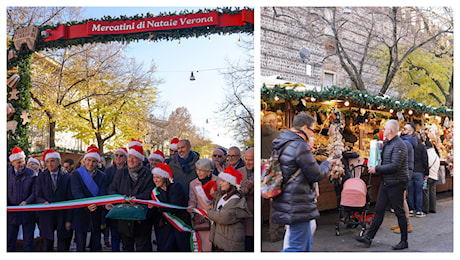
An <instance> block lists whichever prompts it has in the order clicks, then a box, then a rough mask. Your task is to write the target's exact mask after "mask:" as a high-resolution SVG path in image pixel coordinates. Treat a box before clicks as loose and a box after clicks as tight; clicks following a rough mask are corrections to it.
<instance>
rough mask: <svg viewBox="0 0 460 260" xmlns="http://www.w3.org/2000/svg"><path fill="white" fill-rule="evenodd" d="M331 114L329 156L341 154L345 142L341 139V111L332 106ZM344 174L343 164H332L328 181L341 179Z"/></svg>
mask: <svg viewBox="0 0 460 260" xmlns="http://www.w3.org/2000/svg"><path fill="white" fill-rule="evenodd" d="M332 116H333V117H334V120H333V122H332V124H331V126H330V127H329V133H328V135H329V145H328V151H329V156H342V153H343V152H344V151H345V144H344V143H343V141H342V131H343V123H342V113H341V112H340V111H339V110H338V109H337V108H334V109H333V111H332ZM344 175H345V169H344V165H343V164H342V163H337V164H334V165H332V171H331V172H330V173H329V180H330V181H338V182H339V183H340V182H341V181H342V177H343V176H344Z"/></svg>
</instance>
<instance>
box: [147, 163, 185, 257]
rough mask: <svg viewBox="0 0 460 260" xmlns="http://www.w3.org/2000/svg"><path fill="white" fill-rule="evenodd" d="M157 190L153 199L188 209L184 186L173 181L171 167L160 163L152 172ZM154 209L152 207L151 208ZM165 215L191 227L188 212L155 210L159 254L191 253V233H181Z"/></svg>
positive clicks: (154, 219)
mask: <svg viewBox="0 0 460 260" xmlns="http://www.w3.org/2000/svg"><path fill="white" fill-rule="evenodd" d="M152 175H153V182H154V183H155V186H156V187H155V188H154V189H153V190H152V199H153V200H155V201H159V202H163V203H168V204H172V205H176V206H182V207H187V196H186V194H185V192H184V190H183V189H182V186H181V185H180V184H178V183H176V182H174V180H173V173H172V171H171V167H170V166H169V165H167V164H164V163H160V164H159V165H158V166H157V167H156V168H154V169H153V170H152ZM150 208H152V207H150ZM164 214H168V216H170V217H171V218H173V219H174V218H176V219H179V220H180V221H181V222H183V223H185V224H186V225H188V226H191V225H192V223H191V218H190V214H189V213H188V212H187V211H186V210H177V209H165V208H161V209H160V208H157V207H155V208H153V212H152V216H153V221H154V227H155V235H156V238H157V251H159V252H190V250H191V249H190V232H183V231H179V230H178V229H177V228H176V227H174V225H173V224H172V223H171V222H169V220H168V218H166V217H165V215H164Z"/></svg>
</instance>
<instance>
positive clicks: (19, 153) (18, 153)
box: [9, 147, 26, 162]
mask: <svg viewBox="0 0 460 260" xmlns="http://www.w3.org/2000/svg"><path fill="white" fill-rule="evenodd" d="M21 158H23V159H25V158H26V154H25V153H24V151H23V150H22V149H21V148H19V147H14V148H13V150H12V151H11V155H10V156H9V159H10V162H13V161H16V160H19V159H21Z"/></svg>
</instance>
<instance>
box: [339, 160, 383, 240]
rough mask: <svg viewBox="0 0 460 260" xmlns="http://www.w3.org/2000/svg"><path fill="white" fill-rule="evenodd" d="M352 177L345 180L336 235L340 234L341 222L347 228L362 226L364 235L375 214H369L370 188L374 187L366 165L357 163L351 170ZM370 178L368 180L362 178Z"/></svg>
mask: <svg viewBox="0 0 460 260" xmlns="http://www.w3.org/2000/svg"><path fill="white" fill-rule="evenodd" d="M350 172H351V176H352V178H349V179H347V180H345V181H344V183H343V189H342V191H341V196H340V202H339V206H338V209H339V212H338V216H337V220H336V222H335V235H336V236H339V235H340V224H341V223H343V224H344V225H346V227H347V228H356V227H357V226H361V231H360V232H359V235H360V236H362V235H363V234H364V232H365V231H366V228H367V224H370V222H371V221H372V219H373V217H374V214H368V210H369V207H370V201H371V198H370V194H369V190H370V188H371V187H372V186H371V185H370V183H371V175H370V174H367V166H366V165H362V164H361V165H357V166H355V167H353V168H352V169H351V170H350ZM362 178H364V179H366V178H367V179H368V180H367V185H366V182H365V181H364V180H363V179H362Z"/></svg>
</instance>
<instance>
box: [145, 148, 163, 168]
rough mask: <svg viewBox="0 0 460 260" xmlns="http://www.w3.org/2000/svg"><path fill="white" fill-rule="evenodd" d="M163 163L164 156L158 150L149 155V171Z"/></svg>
mask: <svg viewBox="0 0 460 260" xmlns="http://www.w3.org/2000/svg"><path fill="white" fill-rule="evenodd" d="M164 162H165V156H164V154H163V153H162V152H161V151H160V150H156V151H155V152H153V153H151V154H150V155H149V165H150V170H152V169H154V168H155V167H157V166H158V164H160V163H164Z"/></svg>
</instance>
